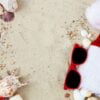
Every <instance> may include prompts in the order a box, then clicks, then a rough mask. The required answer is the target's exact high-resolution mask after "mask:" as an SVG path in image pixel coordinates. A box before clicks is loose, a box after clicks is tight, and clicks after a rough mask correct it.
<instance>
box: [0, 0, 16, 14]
mask: <svg viewBox="0 0 100 100" xmlns="http://www.w3.org/2000/svg"><path fill="white" fill-rule="evenodd" d="M0 4H2V5H3V7H4V8H5V9H6V10H7V11H9V12H15V11H16V10H17V9H18V2H17V0H0Z"/></svg>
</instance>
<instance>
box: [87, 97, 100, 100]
mask: <svg viewBox="0 0 100 100" xmlns="http://www.w3.org/2000/svg"><path fill="white" fill-rule="evenodd" d="M87 100H99V99H98V98H96V97H90V98H88V99H87Z"/></svg>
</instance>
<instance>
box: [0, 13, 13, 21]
mask: <svg viewBox="0 0 100 100" xmlns="http://www.w3.org/2000/svg"><path fill="white" fill-rule="evenodd" d="M0 18H1V19H2V20H4V21H5V22H10V21H12V20H13V19H14V13H12V12H4V14H3V15H1V16H0Z"/></svg>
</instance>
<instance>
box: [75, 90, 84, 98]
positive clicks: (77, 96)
mask: <svg viewBox="0 0 100 100" xmlns="http://www.w3.org/2000/svg"><path fill="white" fill-rule="evenodd" d="M73 96H74V100H84V99H85V98H84V96H82V95H81V93H80V91H79V90H74V92H73Z"/></svg>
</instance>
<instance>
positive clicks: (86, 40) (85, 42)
mask: <svg viewBox="0 0 100 100" xmlns="http://www.w3.org/2000/svg"><path fill="white" fill-rule="evenodd" d="M82 45H83V47H84V48H86V49H88V48H89V46H90V45H91V41H90V40H89V39H88V38H85V39H83V41H82Z"/></svg>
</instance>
